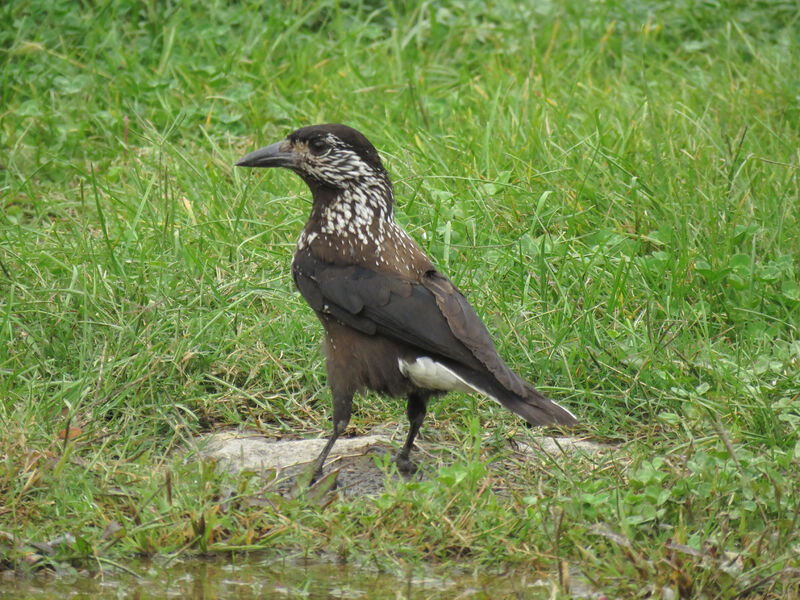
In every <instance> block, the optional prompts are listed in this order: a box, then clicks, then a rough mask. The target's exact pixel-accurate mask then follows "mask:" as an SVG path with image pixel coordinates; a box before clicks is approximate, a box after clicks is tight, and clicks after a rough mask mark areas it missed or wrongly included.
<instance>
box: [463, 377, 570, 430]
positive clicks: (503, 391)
mask: <svg viewBox="0 0 800 600" xmlns="http://www.w3.org/2000/svg"><path fill="white" fill-rule="evenodd" d="M452 368H453V371H455V372H456V373H457V375H458V376H459V377H460V378H461V380H462V381H463V382H464V383H466V384H467V385H468V386H469V387H471V388H472V389H473V390H475V391H476V392H479V393H481V394H483V395H485V396H488V397H489V398H491V399H492V400H494V401H496V402H497V403H498V404H501V405H502V406H504V407H506V408H507V409H508V410H510V411H511V412H513V413H515V414H517V415H519V416H520V417H522V418H523V419H525V420H526V421H527V422H528V423H530V424H531V425H534V426H535V425H576V424H577V423H578V418H577V417H576V416H575V415H574V414H572V413H571V412H570V411H569V410H567V409H566V408H564V407H563V406H561V405H560V404H558V403H556V402H553V401H552V400H550V399H549V398H547V397H546V396H545V395H543V394H542V393H541V392H539V391H538V390H537V389H536V388H534V387H533V386H532V385H530V384H529V383H527V382H526V381H524V380H523V379H521V378H520V377H519V376H518V375H516V374H514V373H513V372H511V371H510V370H509V371H508V374H509V375H510V376H511V377H513V378H514V381H513V384H514V387H515V388H516V390H517V391H512V390H509V389H508V387H507V386H504V385H502V384H501V383H500V382H499V381H498V380H497V378H495V377H492V376H491V375H489V374H487V373H481V372H478V371H475V370H473V369H469V368H465V367H462V366H460V365H454V366H453V367H452ZM518 392H519V393H518Z"/></svg>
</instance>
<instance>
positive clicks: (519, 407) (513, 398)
mask: <svg viewBox="0 0 800 600" xmlns="http://www.w3.org/2000/svg"><path fill="white" fill-rule="evenodd" d="M525 391H526V392H527V394H526V395H525V396H524V397H520V396H517V395H516V394H513V395H512V394H509V395H507V396H505V397H500V398H497V401H498V402H500V404H502V405H503V406H505V407H506V408H507V409H509V410H510V411H511V412H513V413H516V414H518V415H519V416H520V417H522V418H523V419H525V420H526V421H527V422H528V423H530V424H531V425H576V424H577V423H578V418H577V417H576V416H575V415H574V414H572V413H571V412H570V411H569V410H567V409H566V408H564V407H563V406H561V405H560V404H558V403H556V402H553V401H552V400H550V399H549V398H547V397H546V396H544V395H543V394H542V393H541V392H539V391H538V390H536V389H535V388H533V387H532V386H530V385H527V384H526V385H525Z"/></svg>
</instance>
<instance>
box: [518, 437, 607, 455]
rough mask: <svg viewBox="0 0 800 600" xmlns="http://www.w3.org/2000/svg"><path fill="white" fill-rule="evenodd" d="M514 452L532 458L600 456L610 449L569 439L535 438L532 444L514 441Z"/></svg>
mask: <svg viewBox="0 0 800 600" xmlns="http://www.w3.org/2000/svg"><path fill="white" fill-rule="evenodd" d="M516 444H517V448H516V450H517V451H518V452H520V453H522V454H529V455H532V456H541V455H543V454H547V455H549V456H553V457H555V456H561V455H562V454H573V453H576V454H579V453H583V454H600V453H602V452H605V451H607V450H610V449H612V446H609V445H608V444H601V443H599V442H592V441H590V440H585V439H580V438H571V437H544V436H542V437H537V438H536V439H535V440H534V441H533V442H527V441H525V442H523V441H521V440H517V441H516Z"/></svg>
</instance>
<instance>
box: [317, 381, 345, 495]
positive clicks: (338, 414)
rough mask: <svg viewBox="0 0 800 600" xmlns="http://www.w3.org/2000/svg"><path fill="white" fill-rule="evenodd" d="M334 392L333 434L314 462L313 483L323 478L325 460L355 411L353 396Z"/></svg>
mask: <svg viewBox="0 0 800 600" xmlns="http://www.w3.org/2000/svg"><path fill="white" fill-rule="evenodd" d="M332 391H333V433H332V434H331V437H330V438H328V443H327V444H325V447H324V448H323V449H322V452H320V453H319V456H317V459H316V460H315V461H314V475H313V477H312V479H311V481H312V482H313V481H317V480H318V479H319V478H320V477H322V467H323V465H324V464H325V459H326V458H328V454H330V451H331V448H333V445H334V444H335V443H336V440H337V439H338V437H339V436H340V435H342V434H343V433H344V430H345V429H347V424H348V423H349V422H350V413H351V411H352V409H353V394H352V393H342V392H338V393H337V391H336V390H332Z"/></svg>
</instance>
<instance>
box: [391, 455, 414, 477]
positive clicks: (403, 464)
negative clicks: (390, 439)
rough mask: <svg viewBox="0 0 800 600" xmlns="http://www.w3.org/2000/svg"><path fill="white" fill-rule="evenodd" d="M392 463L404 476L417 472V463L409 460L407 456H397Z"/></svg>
mask: <svg viewBox="0 0 800 600" xmlns="http://www.w3.org/2000/svg"><path fill="white" fill-rule="evenodd" d="M394 463H395V464H396V465H397V470H398V471H400V472H401V473H403V474H404V475H413V474H414V473H416V472H417V471H418V470H419V467H418V466H417V463H415V462H414V461H412V460H411V459H409V458H408V457H407V456H403V455H402V454H398V456H397V458H395V460H394Z"/></svg>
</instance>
